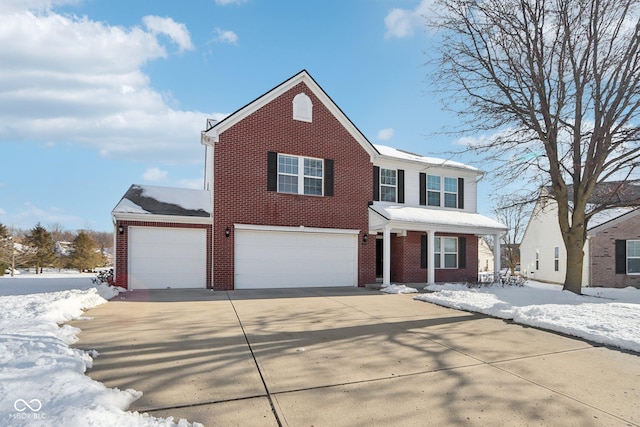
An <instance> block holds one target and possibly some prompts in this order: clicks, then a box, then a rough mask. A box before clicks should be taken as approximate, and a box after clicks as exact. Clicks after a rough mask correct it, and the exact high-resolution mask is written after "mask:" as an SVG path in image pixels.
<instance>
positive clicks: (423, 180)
mask: <svg viewBox="0 0 640 427" xmlns="http://www.w3.org/2000/svg"><path fill="white" fill-rule="evenodd" d="M420 205H421V206H427V174H426V173H424V172H420Z"/></svg>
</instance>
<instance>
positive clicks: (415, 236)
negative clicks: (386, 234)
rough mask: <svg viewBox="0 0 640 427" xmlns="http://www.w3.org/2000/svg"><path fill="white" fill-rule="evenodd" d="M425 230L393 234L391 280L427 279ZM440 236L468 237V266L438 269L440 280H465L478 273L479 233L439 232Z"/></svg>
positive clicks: (418, 280)
mask: <svg viewBox="0 0 640 427" xmlns="http://www.w3.org/2000/svg"><path fill="white" fill-rule="evenodd" d="M423 234H424V233H422V232H416V231H410V232H408V233H407V236H406V237H398V236H396V235H395V234H392V235H391V281H392V282H396V283H424V282H426V281H427V269H426V268H421V267H420V265H421V242H420V240H421V236H422V235H423ZM436 236H458V237H460V236H464V237H466V239H467V252H466V260H467V267H466V268H461V269H436V282H465V281H469V280H472V279H473V280H477V277H478V237H477V236H474V235H471V234H466V235H457V234H445V233H436Z"/></svg>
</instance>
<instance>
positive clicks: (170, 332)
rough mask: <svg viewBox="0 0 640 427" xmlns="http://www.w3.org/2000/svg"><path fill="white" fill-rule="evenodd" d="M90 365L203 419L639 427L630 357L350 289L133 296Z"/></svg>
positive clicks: (116, 306)
mask: <svg viewBox="0 0 640 427" xmlns="http://www.w3.org/2000/svg"><path fill="white" fill-rule="evenodd" d="M86 316H87V317H90V318H92V319H91V320H85V321H74V322H72V324H73V325H74V326H77V327H79V328H81V329H82V332H81V333H80V334H79V338H80V341H79V342H78V343H77V344H76V347H78V348H83V349H96V350H98V351H99V353H100V356H99V357H97V358H96V359H95V360H94V367H93V368H92V369H91V370H89V371H88V375H89V376H91V377H92V378H93V379H95V380H98V381H101V382H103V383H104V384H106V385H107V386H108V387H118V388H120V389H127V388H133V389H136V390H140V391H142V392H143V393H144V395H143V396H142V398H140V399H139V400H138V401H136V402H135V403H134V404H133V405H132V407H131V408H130V410H135V411H139V412H148V413H150V414H152V415H155V416H161V417H168V416H173V417H175V418H186V419H188V420H189V421H197V422H200V423H202V424H204V425H205V426H279V425H282V426H315V427H319V426H372V425H384V426H425V425H434V426H445V425H454V426H457V425H478V426H488V425H491V426H500V425H505V426H516V425H553V426H559V425H576V426H589V425H593V426H602V425H607V426H615V425H621V426H623V425H636V426H637V425H640V406H639V404H638V402H640V357H638V355H635V354H629V353H624V352H621V351H617V350H611V349H608V348H605V347H600V346H595V345H593V344H591V343H588V342H585V341H583V340H579V339H573V338H569V337H565V336H561V335H558V334H554V333H550V332H546V331H540V330H537V329H533V328H528V327H522V326H519V325H515V324H510V323H507V322H504V321H502V320H498V319H493V318H489V317H486V316H482V315H476V314H472V313H467V312H463V311H458V310H453V309H448V308H442V307H438V306H436V305H433V304H430V303H426V302H421V301H415V300H413V299H412V297H411V296H410V295H385V294H381V293H379V292H377V291H373V290H368V289H362V288H340V289H337V288H331V289H292V290H279V289H276V290H267V291H230V292H212V291H206V290H186V291H180V290H171V291H134V292H128V293H124V294H121V295H119V296H117V297H116V298H115V299H113V300H112V301H110V302H109V303H108V304H104V305H102V306H99V307H97V308H95V309H92V310H90V311H89V312H87V314H86Z"/></svg>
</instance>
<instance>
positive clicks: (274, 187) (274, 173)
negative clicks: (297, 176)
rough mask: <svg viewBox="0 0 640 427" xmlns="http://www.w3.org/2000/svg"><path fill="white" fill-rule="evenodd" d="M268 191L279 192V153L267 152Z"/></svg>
mask: <svg viewBox="0 0 640 427" xmlns="http://www.w3.org/2000/svg"><path fill="white" fill-rule="evenodd" d="M267 191H278V153H276V152H274V151H267Z"/></svg>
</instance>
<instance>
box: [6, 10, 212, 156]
mask: <svg viewBox="0 0 640 427" xmlns="http://www.w3.org/2000/svg"><path fill="white" fill-rule="evenodd" d="M31 3H33V4H36V3H38V4H39V5H41V6H43V7H44V6H47V5H54V6H55V5H56V4H62V3H63V1H62V0H57V1H45V0H42V1H36V0H33V1H31V2H30V3H29V4H31ZM67 3H68V2H67ZM3 4H4V3H3ZM11 4H13V5H14V6H15V5H17V4H18V2H17V1H14V2H13V3H11ZM4 10H7V8H0V46H2V48H1V49H0V64H3V66H2V67H0V141H11V142H19V141H30V142H36V143H39V144H49V145H51V144H55V143H61V142H65V143H68V142H71V143H76V144H82V145H86V146H90V147H94V148H96V149H98V150H99V152H100V153H101V154H102V155H104V156H116V155H117V156H120V157H122V158H127V157H131V158H140V156H142V155H144V156H145V160H147V161H154V160H163V161H168V162H173V163H180V162H199V161H200V160H201V159H200V157H201V150H200V148H201V147H199V144H198V143H197V141H198V139H199V135H200V131H201V130H203V129H204V126H205V120H206V118H207V117H214V118H223V117H224V114H220V113H213V114H212V113H205V112H200V111H180V110H178V109H176V108H174V107H172V105H173V103H172V102H171V100H168V99H167V98H166V96H163V94H161V93H158V92H156V91H155V90H153V88H152V86H151V82H150V79H149V76H147V75H146V74H145V73H144V72H143V71H142V67H143V66H144V65H145V64H146V63H148V62H150V61H153V60H157V59H159V58H165V57H167V56H168V53H167V51H166V48H165V45H164V44H163V43H162V41H161V38H163V37H162V36H164V35H167V36H169V38H170V40H171V42H175V43H176V44H177V45H178V46H179V48H180V49H181V50H184V49H187V48H188V47H189V46H191V45H190V43H191V41H190V38H189V37H188V32H187V31H186V27H184V25H183V24H178V23H175V22H174V21H173V20H171V19H170V18H159V19H156V18H154V17H146V18H145V19H144V20H145V24H146V28H147V29H143V28H142V27H131V28H124V27H117V26H111V25H109V24H108V23H105V22H98V21H93V20H91V19H89V18H87V17H74V16H66V15H65V16H63V15H60V14H56V13H55V12H52V11H49V12H46V13H38V14H34V13H32V12H30V11H28V10H26V8H24V7H23V10H22V11H20V12H12V13H6V12H5V13H3V12H2V11H4ZM191 47H192V46H191ZM0 143H2V142H0Z"/></svg>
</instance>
